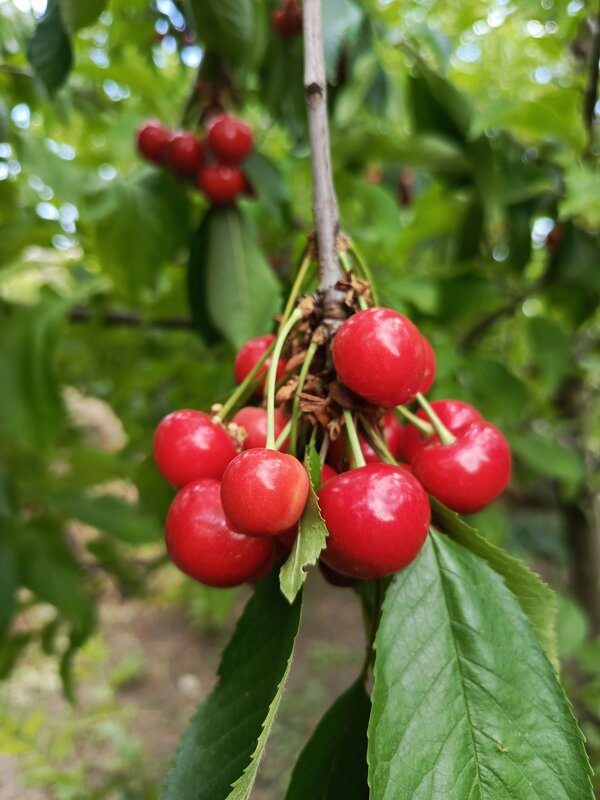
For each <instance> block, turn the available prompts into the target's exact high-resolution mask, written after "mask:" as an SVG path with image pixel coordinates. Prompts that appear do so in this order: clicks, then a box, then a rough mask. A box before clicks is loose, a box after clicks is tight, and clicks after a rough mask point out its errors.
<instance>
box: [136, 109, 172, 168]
mask: <svg viewBox="0 0 600 800" xmlns="http://www.w3.org/2000/svg"><path fill="white" fill-rule="evenodd" d="M170 139H171V134H170V132H169V131H168V130H167V128H165V126H164V125H162V124H161V123H160V122H158V121H157V120H154V119H150V120H148V121H147V122H143V123H142V124H141V125H140V127H139V128H138V132H137V147H138V150H139V151H140V153H141V154H142V155H143V156H144V158H146V159H148V161H154V162H155V163H156V164H162V163H163V162H164V160H165V156H166V152H167V147H168V144H169V141H170Z"/></svg>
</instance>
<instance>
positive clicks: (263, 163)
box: [244, 150, 290, 220]
mask: <svg viewBox="0 0 600 800" xmlns="http://www.w3.org/2000/svg"><path fill="white" fill-rule="evenodd" d="M244 172H245V174H246V175H247V176H248V178H249V180H250V183H251V184H252V186H253V188H254V190H255V191H256V194H257V197H258V200H259V202H261V203H263V204H264V206H265V208H266V209H267V210H268V211H269V212H270V213H271V214H273V215H274V216H275V217H276V218H277V219H279V220H284V219H289V214H290V192H289V189H288V186H287V183H286V182H285V179H284V177H283V175H282V173H281V170H280V169H279V167H278V166H277V164H276V163H275V161H273V159H271V158H268V157H267V156H265V155H263V154H262V153H259V152H258V150H253V151H252V153H250V155H249V156H248V158H246V159H245V161H244Z"/></svg>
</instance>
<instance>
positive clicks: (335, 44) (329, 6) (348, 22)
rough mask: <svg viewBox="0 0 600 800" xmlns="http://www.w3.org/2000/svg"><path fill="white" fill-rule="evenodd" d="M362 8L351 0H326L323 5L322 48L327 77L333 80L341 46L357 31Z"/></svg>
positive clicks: (361, 16)
mask: <svg viewBox="0 0 600 800" xmlns="http://www.w3.org/2000/svg"><path fill="white" fill-rule="evenodd" d="M362 19H363V12H362V10H361V9H360V8H359V7H358V6H357V5H356V4H355V3H354V2H352V0H328V2H327V3H325V4H324V5H323V15H322V25H323V48H324V51H325V66H326V69H327V79H328V80H329V81H334V79H335V76H336V72H337V65H338V58H339V55H340V50H341V47H342V45H343V44H344V43H346V42H348V41H349V40H351V39H352V37H353V36H354V35H355V34H356V33H357V32H358V29H359V27H360V24H361V22H362Z"/></svg>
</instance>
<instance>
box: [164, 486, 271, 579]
mask: <svg viewBox="0 0 600 800" xmlns="http://www.w3.org/2000/svg"><path fill="white" fill-rule="evenodd" d="M166 542H167V550H168V552H169V556H170V557H171V560H172V561H173V563H174V564H175V565H176V566H177V567H178V568H179V569H180V570H181V571H182V572H185V574H186V575H189V576H190V577H192V578H195V579H196V580H197V581H200V582H201V583H204V584H206V585H207V586H216V587H227V586H239V585H240V584H242V583H245V582H246V581H250V580H252V579H254V578H255V577H256V576H257V574H258V573H259V572H260V571H261V570H263V569H265V568H267V567H268V566H270V565H271V558H272V554H273V542H272V541H271V540H270V539H256V538H252V537H250V536H244V535H243V534H241V533H238V532H237V531H235V530H234V529H233V528H232V527H231V525H230V524H229V522H228V521H227V519H226V517H225V513H224V511H223V507H222V505H221V491H220V484H219V481H216V480H210V479H203V480H199V481H194V482H193V483H189V484H188V485H187V486H185V487H184V488H183V489H182V490H181V491H180V492H179V494H178V495H177V496H176V498H175V499H174V500H173V503H172V504H171V508H170V509H169V513H168V515H167V524H166Z"/></svg>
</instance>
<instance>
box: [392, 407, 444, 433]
mask: <svg viewBox="0 0 600 800" xmlns="http://www.w3.org/2000/svg"><path fill="white" fill-rule="evenodd" d="M396 411H397V412H398V413H399V414H401V415H402V416H403V417H404V419H405V420H407V421H408V422H411V423H412V424H413V425H414V426H415V428H418V429H419V431H420V433H421V436H424V437H426V438H427V439H430V438H431V437H432V436H433V434H434V433H435V431H434V429H433V426H432V425H430V424H429V423H428V422H425V420H424V419H421V417H417V415H416V414H413V413H412V411H409V410H408V408H405V407H404V406H396Z"/></svg>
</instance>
